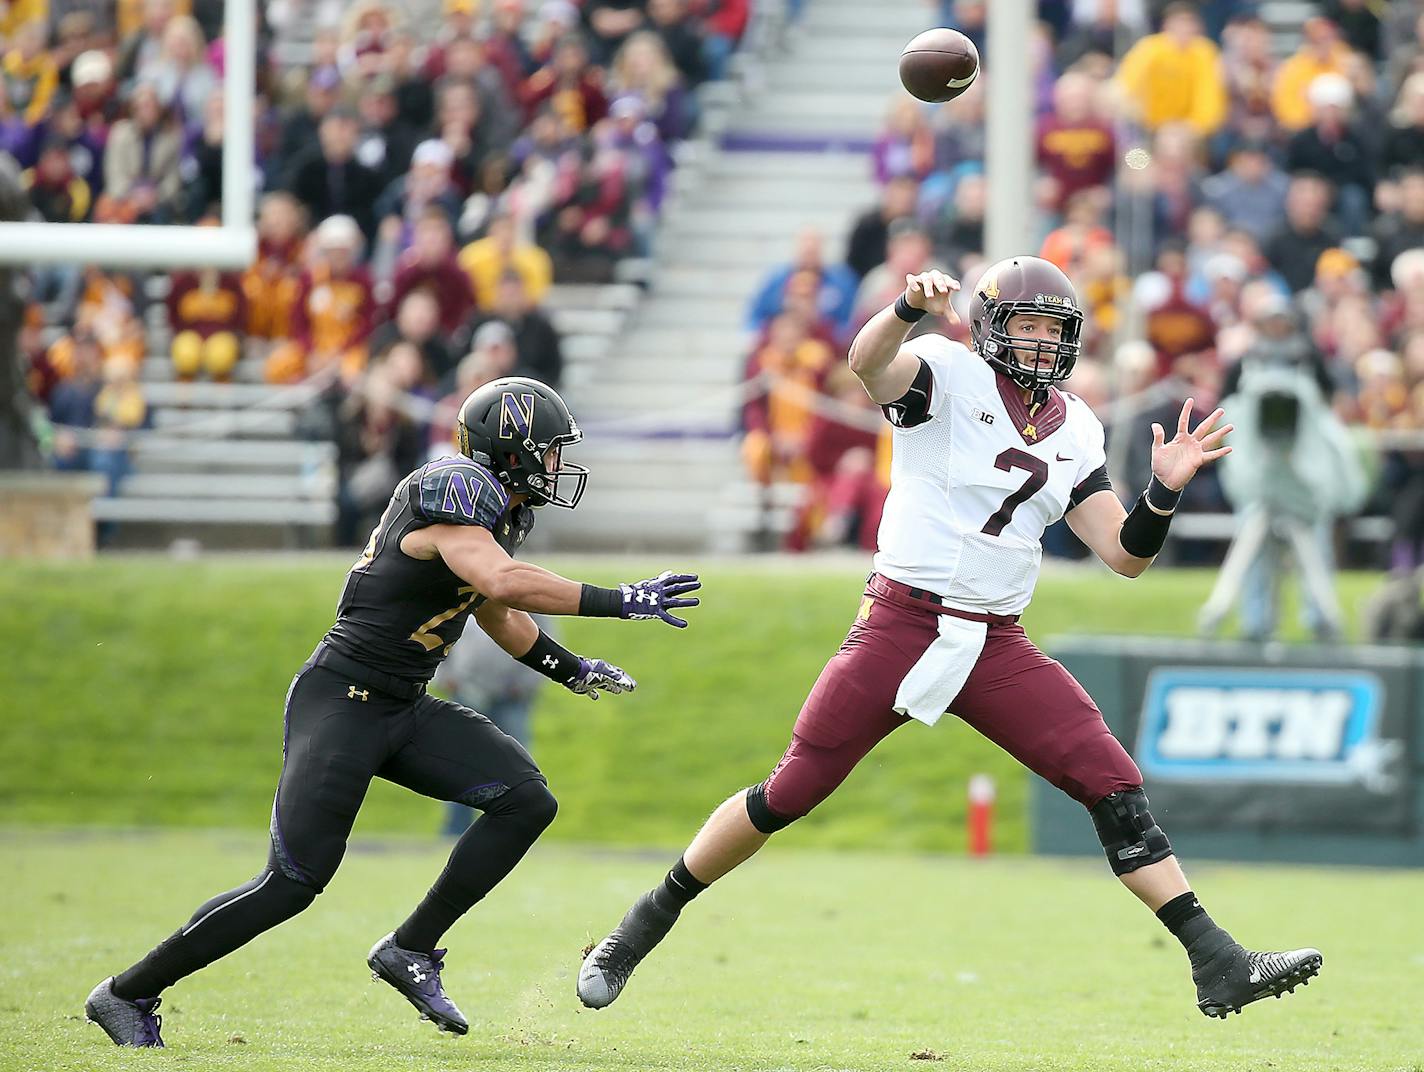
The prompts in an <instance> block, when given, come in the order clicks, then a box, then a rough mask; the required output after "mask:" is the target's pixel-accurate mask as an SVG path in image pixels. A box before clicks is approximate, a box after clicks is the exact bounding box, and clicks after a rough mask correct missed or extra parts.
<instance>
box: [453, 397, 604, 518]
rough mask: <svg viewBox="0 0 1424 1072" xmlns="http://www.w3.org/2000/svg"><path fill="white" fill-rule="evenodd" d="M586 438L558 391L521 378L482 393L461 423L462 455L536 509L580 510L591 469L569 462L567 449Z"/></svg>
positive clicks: (458, 436)
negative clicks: (566, 454) (486, 468)
mask: <svg viewBox="0 0 1424 1072" xmlns="http://www.w3.org/2000/svg"><path fill="white" fill-rule="evenodd" d="M582 439H583V432H581V431H580V430H579V426H578V424H577V423H576V422H575V421H574V419H573V415H572V414H570V413H569V410H568V407H567V406H566V405H565V404H564V400H563V399H562V398H560V397H559V394H558V392H557V391H555V390H554V389H553V388H552V387H548V386H546V385H545V384H542V383H539V382H538V381H537V380H531V379H527V378H525V377H521V376H508V377H505V378H503V379H499V380H493V381H491V382H490V383H487V384H485V385H484V386H483V387H480V388H477V389H476V390H475V391H474V392H472V393H471V394H470V397H469V398H467V399H465V402H464V404H463V405H462V406H461V407H460V416H459V419H458V421H457V422H456V442H457V444H458V447H459V450H460V453H461V454H463V455H465V457H467V458H469V459H471V460H472V461H476V462H479V463H480V464H481V465H484V466H487V467H488V468H489V470H490V471H491V472H493V473H494V475H495V477H496V478H497V479H498V480H499V481H500V483H501V484H503V485H504V486H505V487H506V488H507V489H508V490H509V491H510V493H511V494H515V495H524V496H525V497H526V498H527V500H528V502H529V505H530V506H535V507H539V506H562V507H564V508H565V509H568V510H572V509H573V508H574V507H575V506H577V505H578V503H579V500H580V499H581V498H582V497H583V493H584V488H585V486H586V485H587V483H588V470H587V469H586V468H585V467H584V466H582V465H574V464H573V463H571V462H565V461H564V460H563V449H564V447H566V446H571V445H572V444H574V443H577V442H579V441H580V440H582ZM569 485H572V486H571V487H569Z"/></svg>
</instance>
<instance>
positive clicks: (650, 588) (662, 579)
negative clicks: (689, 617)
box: [618, 570, 702, 629]
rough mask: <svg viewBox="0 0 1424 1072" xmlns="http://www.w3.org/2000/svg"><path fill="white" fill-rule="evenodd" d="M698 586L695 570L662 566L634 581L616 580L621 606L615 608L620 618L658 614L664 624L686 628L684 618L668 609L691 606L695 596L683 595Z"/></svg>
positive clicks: (652, 616) (695, 603) (695, 600)
mask: <svg viewBox="0 0 1424 1072" xmlns="http://www.w3.org/2000/svg"><path fill="white" fill-rule="evenodd" d="M701 587H702V582H701V581H699V580H698V579H697V574H695V573H674V572H672V570H663V572H661V573H659V574H658V575H657V576H656V577H651V578H649V579H648V580H646V581H639V582H638V583H637V584H620V585H619V586H618V590H619V591H620V592H622V593H623V606H622V608H621V609H620V610H619V612H618V616H619V617H620V618H661V619H662V620H663V621H665V622H667V623H668V625H671V626H676V627H677V628H678V629H686V628H687V622H685V621H683V620H682V619H681V618H677V617H674V616H673V615H671V614H669V613H668V611H673V610H681V609H682V608H684V607H695V606H697V604H698V602H699V601H698V600H697V599H696V598H691V599H688V598H685V597H686V596H687V594H688V593H689V592H695V591H697V589H699V588H701Z"/></svg>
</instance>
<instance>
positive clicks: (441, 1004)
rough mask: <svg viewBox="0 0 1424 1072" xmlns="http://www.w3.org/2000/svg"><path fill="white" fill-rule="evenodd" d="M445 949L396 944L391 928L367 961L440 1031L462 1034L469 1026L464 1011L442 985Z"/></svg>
mask: <svg viewBox="0 0 1424 1072" xmlns="http://www.w3.org/2000/svg"><path fill="white" fill-rule="evenodd" d="M444 956H445V950H443V949H437V950H435V951H434V952H433V953H421V952H417V951H416V950H414V949H402V948H401V947H400V946H398V945H396V936H395V933H394V932H392V933H390V934H388V935H386V936H385V937H384V938H382V939H381V940H380V941H379V942H377V943H376V944H375V945H374V946H372V947H371V953H370V955H369V956H368V957H367V958H366V963H367V964H369V965H370V966H371V978H372V979H379V980H382V981H384V982H387V983H390V984H391V986H393V987H395V989H396V990H397V992H399V993H400V995H401V997H403V998H405V999H406V1001H408V1002H410V1003H411V1004H412V1005H414V1006H415V1007H416V1009H417V1010H418V1011H419V1012H420V1018H421V1019H422V1020H429V1021H430V1022H431V1023H433V1024H434V1025H435V1026H436V1027H438V1028H439V1029H440V1030H441V1031H449V1032H451V1033H452V1034H456V1035H463V1034H465V1033H466V1032H468V1031H469V1030H470V1022H469V1021H468V1020H466V1019H465V1014H464V1013H462V1012H461V1011H460V1010H459V1009H458V1008H456V1007H455V1003H454V1002H453V1001H451V1000H450V999H449V998H448V997H446V996H445V988H444V987H443V986H441V985H440V969H441V968H443V967H445V961H444V960H443V959H442V958H443V957H444Z"/></svg>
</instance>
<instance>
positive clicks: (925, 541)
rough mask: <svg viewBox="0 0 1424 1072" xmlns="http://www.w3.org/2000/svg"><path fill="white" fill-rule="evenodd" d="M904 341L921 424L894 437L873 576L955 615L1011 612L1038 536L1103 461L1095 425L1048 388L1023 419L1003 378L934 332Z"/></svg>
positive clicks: (1028, 584)
mask: <svg viewBox="0 0 1424 1072" xmlns="http://www.w3.org/2000/svg"><path fill="white" fill-rule="evenodd" d="M905 345H906V347H907V348H908V349H909V350H910V351H911V352H912V353H914V354H916V355H918V356H919V357H920V358H921V359H923V360H924V362H925V363H926V364H927V365H928V366H929V369H930V372H931V374H932V376H933V379H934V385H933V387H932V389H931V395H930V399H929V413H930V419H929V420H928V421H925V422H924V423H922V424H919V425H916V426H915V427H911V428H904V427H899V426H897V427H896V428H895V430H894V433H893V434H894V442H893V453H892V455H891V461H890V494H889V497H888V498H887V499H886V500H885V514H884V516H883V518H882V519H881V522H880V537H879V546H880V550H879V552H878V553H877V554H876V556H875V569H876V570H877V571H878V572H880V573H883V574H884V575H885V576H887V577H890V578H892V579H894V580H897V581H900V582H901V583H903V584H908V585H913V586H914V587H916V588H923V589H926V590H927V591H930V592H934V593H937V594H938V595H940V596H941V597H943V599H944V600H945V602H946V604H948V605H949V606H952V607H955V608H958V609H960V610H968V611H977V612H980V613H989V614H1018V613H1019V612H1020V611H1022V610H1023V609H1024V608H1025V607H1026V606H1028V603H1029V600H1030V599H1031V598H1032V597H1033V586H1034V583H1035V582H1036V581H1037V579H1038V567H1039V562H1040V560H1041V559H1042V557H1043V545H1042V543H1041V540H1042V538H1043V530H1044V529H1046V528H1047V527H1048V526H1049V525H1051V524H1053V523H1054V522H1055V521H1057V520H1058V519H1059V518H1060V517H1062V516H1063V513H1064V511H1065V510H1066V509H1067V508H1068V505H1069V501H1070V496H1071V495H1072V493H1073V489H1074V488H1075V487H1077V486H1078V485H1079V484H1080V483H1082V481H1083V480H1085V479H1086V478H1087V477H1088V476H1090V475H1091V474H1092V473H1093V472H1094V471H1095V470H1097V469H1098V468H1099V467H1100V466H1102V465H1104V464H1105V461H1106V458H1105V456H1104V454H1103V426H1102V422H1101V421H1099V420H1098V418H1097V415H1096V414H1094V413H1093V411H1092V410H1091V409H1089V408H1088V405H1087V403H1085V402H1083V401H1082V400H1081V399H1079V398H1077V397H1076V396H1074V395H1070V394H1068V393H1066V392H1063V391H1058V390H1056V389H1050V391H1049V398H1048V401H1047V402H1045V403H1043V404H1041V405H1039V406H1037V407H1036V408H1034V409H1033V410H1032V411H1030V407H1029V406H1028V405H1026V404H1025V403H1024V401H1023V394H1022V392H1021V391H1020V390H1019V388H1018V387H1017V386H1016V385H1015V384H1014V383H1013V382H1012V381H1010V380H1009V379H1007V378H1006V377H1004V376H1000V375H999V374H998V373H996V372H995V371H994V370H993V369H992V368H990V367H989V365H988V363H987V362H985V361H984V359H983V358H981V357H980V356H979V355H978V354H976V353H974V352H973V351H972V350H970V349H968V348H967V347H965V346H964V345H963V344H961V343H957V342H954V341H952V340H951V339H947V338H945V337H944V336H943V335H921V336H919V337H918V338H915V339H912V340H910V341H909V342H907V343H906V344H905Z"/></svg>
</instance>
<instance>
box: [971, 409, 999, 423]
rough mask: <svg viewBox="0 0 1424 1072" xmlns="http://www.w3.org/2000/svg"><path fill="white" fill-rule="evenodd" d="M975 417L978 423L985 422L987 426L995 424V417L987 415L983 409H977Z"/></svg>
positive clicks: (990, 414)
mask: <svg viewBox="0 0 1424 1072" xmlns="http://www.w3.org/2000/svg"><path fill="white" fill-rule="evenodd" d="M973 416H974V419H975V420H976V421H983V422H984V423H985V424H993V423H994V415H993V414H992V413H985V412H984V411H983V410H982V409H977V408H976V409H975V410H974V414H973Z"/></svg>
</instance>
